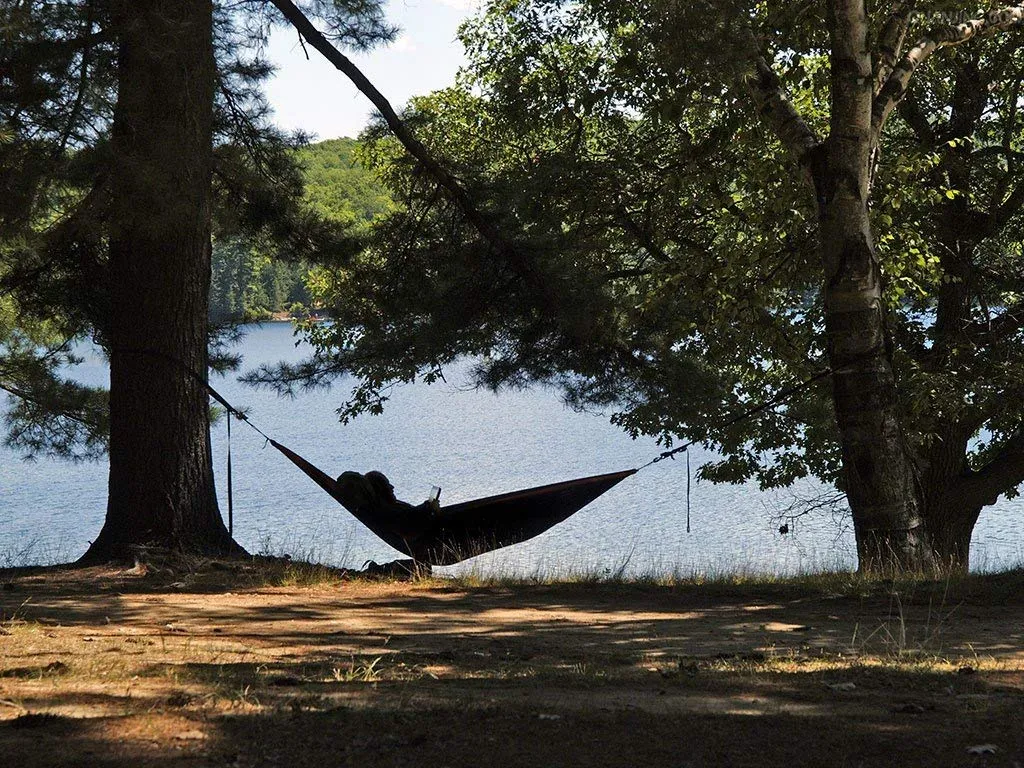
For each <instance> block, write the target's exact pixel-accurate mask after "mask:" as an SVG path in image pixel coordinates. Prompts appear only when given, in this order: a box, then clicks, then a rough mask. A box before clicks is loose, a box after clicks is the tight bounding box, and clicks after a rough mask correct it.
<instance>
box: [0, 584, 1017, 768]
mask: <svg viewBox="0 0 1024 768" xmlns="http://www.w3.org/2000/svg"><path fill="white" fill-rule="evenodd" d="M144 570H145V569H137V570H132V571H116V570H112V569H90V570H86V571H82V570H78V571H48V572H43V573H38V574H32V573H24V572H22V573H7V574H0V582H2V583H3V591H0V765H4V766H6V765H10V766H57V765H61V766H63V765H67V766H143V765H146V766H212V765H228V766H277V765H280V766H336V765H338V766H349V765H352V766H357V765H358V766H400V765H402V766H495V767H497V766H577V765H580V766H583V765H585V766H640V765H642V766H674V767H681V766H705V765H707V766H712V765H729V766H746V765H750V766H754V765H757V766H765V765H780V766H781V765H797V766H826V765H827V766H861V765H863V766H882V765H936V766H947V765H948V766H961V765H964V766H973V765H992V766H996V765H999V766H1019V765H1022V764H1024V594H1021V593H1020V592H1019V591H1018V592H1016V593H1010V594H1006V591H1005V590H1003V591H998V590H996V591H993V590H992V589H988V588H986V589H982V590H980V591H979V593H978V594H976V595H973V596H972V595H971V594H967V595H957V596H955V597H954V596H951V595H950V594H944V593H943V592H941V590H940V591H936V590H935V589H930V590H924V591H922V592H921V593H920V594H914V592H913V591H911V592H910V593H908V592H907V591H906V590H903V591H902V593H900V594H898V595H897V594H891V593H888V592H887V591H886V590H884V589H883V590H875V591H874V592H873V593H872V594H868V595H866V596H849V595H846V596H840V595H829V594H821V593H818V594H815V593H814V592H813V591H807V590H799V589H796V588H789V587H773V588H767V587H765V588H758V587H742V588H721V587H716V588H706V589H705V588H699V587H645V586H638V585H634V586H630V585H582V584H581V585H573V584H566V585H554V586H520V585H516V586H509V587H486V588H483V587H481V588H463V587H454V586H452V585H448V584H445V583H444V582H439V581H426V582H420V583H413V584H402V583H373V582H364V581H358V580H357V581H328V582H325V583H322V584H319V585H317V586H313V587H258V586H252V585H251V584H252V579H251V574H247V575H245V576H244V577H243V576H242V575H239V574H238V573H235V572H233V571H231V570H230V568H227V567H224V566H222V567H221V568H220V569H218V570H216V571H215V572H213V573H208V574H205V576H202V577H201V578H200V577H198V576H197V575H196V574H191V575H189V576H186V577H182V576H181V574H174V573H165V574H162V575H161V574H159V573H157V574H154V573H153V572H150V573H148V574H146V573H144V572H143V571H144ZM983 745H984V746H985V747H986V749H985V750H983V751H987V750H988V748H991V749H993V750H994V751H993V752H992V753H991V754H983V755H978V756H976V755H972V754H971V753H970V752H969V751H968V750H969V749H970V748H973V747H981V746H983ZM5 756H6V757H5Z"/></svg>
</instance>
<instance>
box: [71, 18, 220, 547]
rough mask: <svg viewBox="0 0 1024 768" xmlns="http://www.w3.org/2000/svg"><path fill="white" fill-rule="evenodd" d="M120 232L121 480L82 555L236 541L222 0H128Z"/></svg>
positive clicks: (117, 130) (116, 297)
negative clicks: (215, 251)
mask: <svg viewBox="0 0 1024 768" xmlns="http://www.w3.org/2000/svg"><path fill="white" fill-rule="evenodd" d="M115 7H116V10H115V20H116V26H117V31H118V34H119V37H120V53H119V62H118V63H119V84H118V100H117V106H116V110H115V118H114V130H113V145H114V156H115V160H114V164H113V168H112V178H111V187H112V190H113V194H114V196H115V199H114V206H113V213H112V217H111V222H112V224H111V232H110V275H111V279H110V301H111V304H110V313H111V314H110V325H109V339H108V342H109V347H110V411H111V425H110V488H109V498H108V506H107V516H106V521H105V523H104V526H103V530H102V531H101V533H100V535H99V538H98V539H97V540H96V541H95V542H93V544H92V546H91V547H90V549H89V551H88V552H87V553H86V556H85V558H84V559H85V560H87V561H96V560H103V559H110V558H121V557H125V556H127V555H129V554H130V547H131V546H132V545H136V544H146V545H155V546H160V547H168V548H171V549H174V550H177V551H180V552H192V553H227V552H231V551H237V545H235V544H234V542H233V541H232V540H231V537H230V536H229V535H228V532H227V530H226V529H225V527H224V523H223V521H222V519H221V516H220V513H219V510H218V507H217V499H216V495H215V491H214V484H213V467H212V462H211V456H210V430H209V407H208V396H207V393H206V391H205V390H204V388H203V386H202V384H201V382H199V381H197V380H196V379H195V378H193V377H192V376H190V375H189V373H188V372H189V371H191V372H194V373H195V374H198V375H199V376H205V375H206V370H207V351H206V350H207V347H206V344H207V302H208V294H209V285H210V208H211V190H210V179H211V166H212V131H213V100H214V87H215V79H216V70H215V62H214V53H213V42H212V39H213V30H212V23H213V22H212V14H213V7H212V2H211V0H176V2H173V3H166V2H160V0H118V2H116V3H115Z"/></svg>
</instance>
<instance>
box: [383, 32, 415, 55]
mask: <svg viewBox="0 0 1024 768" xmlns="http://www.w3.org/2000/svg"><path fill="white" fill-rule="evenodd" d="M388 48H389V49H390V50H392V51H396V52H398V53H413V52H414V51H415V50H416V43H414V42H413V41H412V38H411V37H409V36H408V35H405V34H403V35H400V36H399V38H398V39H397V40H395V42H393V43H392V44H391V45H389V46H388Z"/></svg>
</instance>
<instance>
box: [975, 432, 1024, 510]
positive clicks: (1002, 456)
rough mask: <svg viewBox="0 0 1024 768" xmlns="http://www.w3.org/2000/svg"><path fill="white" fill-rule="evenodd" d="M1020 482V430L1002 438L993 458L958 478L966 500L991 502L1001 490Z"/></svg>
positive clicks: (1023, 435) (1023, 469)
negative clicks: (1004, 439)
mask: <svg viewBox="0 0 1024 768" xmlns="http://www.w3.org/2000/svg"><path fill="white" fill-rule="evenodd" d="M1021 483H1024V432H1018V433H1017V434H1016V435H1014V436H1013V437H1012V438H1010V439H1009V440H1007V441H1006V444H1005V445H1004V446H1003V448H1002V450H1000V451H999V452H998V453H997V454H996V455H995V457H993V459H992V460H991V461H990V462H989V463H988V464H986V465H985V466H984V467H982V468H981V469H980V470H978V471H977V472H972V473H971V474H970V475H968V476H967V477H966V478H964V479H963V480H962V481H961V489H962V491H963V493H964V494H965V496H966V498H967V501H968V503H969V504H973V505H976V506H979V507H981V506H986V505H988V504H994V503H995V502H996V499H998V498H999V496H1000V495H1001V494H1003V493H1006V492H1007V491H1009V490H1012V489H1014V488H1016V487H1017V486H1019V485H1020V484H1021Z"/></svg>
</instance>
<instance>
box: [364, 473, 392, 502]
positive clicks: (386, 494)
mask: <svg viewBox="0 0 1024 768" xmlns="http://www.w3.org/2000/svg"><path fill="white" fill-rule="evenodd" d="M366 479H367V480H368V481H369V483H370V487H371V488H373V491H374V493H376V494H377V495H378V496H379V497H380V498H382V499H383V500H384V501H388V502H392V501H396V499H395V486H393V485H392V484H391V481H390V480H388V478H387V475H385V474H384V473H383V472H378V471H376V470H374V471H373V472H367V473H366Z"/></svg>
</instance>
